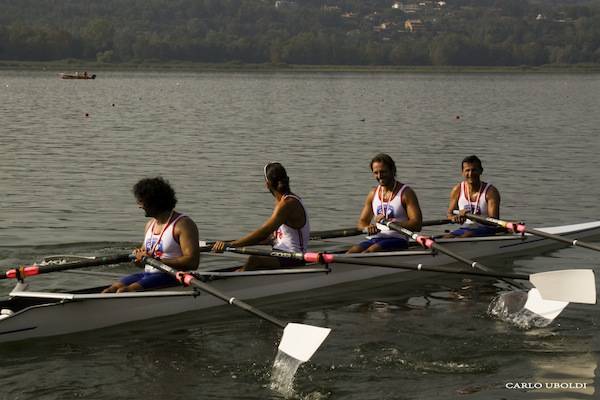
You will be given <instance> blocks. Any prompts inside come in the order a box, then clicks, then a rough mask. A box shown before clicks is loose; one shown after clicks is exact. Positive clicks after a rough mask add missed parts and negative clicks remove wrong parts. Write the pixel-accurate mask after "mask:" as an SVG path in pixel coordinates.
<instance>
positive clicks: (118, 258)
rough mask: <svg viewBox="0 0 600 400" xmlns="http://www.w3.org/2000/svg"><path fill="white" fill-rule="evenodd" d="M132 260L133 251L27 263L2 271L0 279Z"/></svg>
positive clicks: (19, 277) (18, 277)
mask: <svg viewBox="0 0 600 400" xmlns="http://www.w3.org/2000/svg"><path fill="white" fill-rule="evenodd" d="M127 261H131V253H127V254H116V255H112V256H101V257H95V258H91V259H85V260H81V261H74V262H68V263H64V264H56V265H48V266H40V265H35V264H34V265H27V266H22V267H19V268H13V269H9V270H8V271H5V272H2V273H0V279H19V280H21V279H23V278H24V277H26V276H33V275H40V274H47V273H49V272H57V271H65V270H69V269H76V268H85V267H95V266H98V265H109V264H118V263H122V262H127Z"/></svg>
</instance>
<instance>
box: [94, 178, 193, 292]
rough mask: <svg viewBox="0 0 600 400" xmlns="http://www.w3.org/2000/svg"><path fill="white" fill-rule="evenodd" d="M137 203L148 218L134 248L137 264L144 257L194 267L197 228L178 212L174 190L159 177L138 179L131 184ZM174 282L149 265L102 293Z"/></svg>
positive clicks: (173, 265)
mask: <svg viewBox="0 0 600 400" xmlns="http://www.w3.org/2000/svg"><path fill="white" fill-rule="evenodd" d="M133 194H134V196H135V198H136V200H137V204H138V206H139V207H140V208H142V209H143V210H144V212H145V215H146V217H150V218H151V219H150V220H149V221H148V222H147V223H146V227H145V234H144V241H143V243H142V245H141V246H140V247H139V248H136V249H135V250H134V253H133V254H134V256H135V260H136V263H137V264H138V265H139V264H141V262H142V259H143V258H144V257H153V258H156V259H159V260H160V261H161V262H162V263H164V264H166V265H168V266H170V267H173V268H175V269H178V270H184V271H185V270H195V269H196V268H198V263H199V261H200V247H199V242H198V227H197V226H196V224H195V223H194V221H193V220H192V219H191V218H190V217H188V216H186V215H184V214H182V213H179V212H177V211H175V205H176V204H177V198H176V196H175V191H174V190H173V188H172V187H171V185H170V184H169V182H168V181H166V180H165V179H163V178H162V177H155V178H145V179H141V180H140V181H139V182H137V183H136V184H135V185H134V186H133ZM173 285H177V280H176V279H175V278H174V277H173V276H172V275H170V274H167V273H165V272H162V271H160V270H158V269H156V268H154V267H151V266H149V265H146V266H145V269H144V272H139V273H135V274H132V275H128V276H125V277H124V278H122V279H121V280H120V281H118V282H115V283H113V284H112V285H111V286H109V287H108V288H106V289H105V290H104V293H114V292H117V293H121V292H135V291H140V290H148V289H156V288H160V287H166V286H173Z"/></svg>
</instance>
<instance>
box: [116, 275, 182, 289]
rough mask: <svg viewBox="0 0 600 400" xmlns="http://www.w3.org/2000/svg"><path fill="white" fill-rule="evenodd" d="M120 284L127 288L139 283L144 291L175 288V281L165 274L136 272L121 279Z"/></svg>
mask: <svg viewBox="0 0 600 400" xmlns="http://www.w3.org/2000/svg"><path fill="white" fill-rule="evenodd" d="M121 283H122V284H123V285H125V286H129V285H131V284H132V283H139V284H140V285H141V286H142V287H143V288H144V289H146V290H148V289H157V288H161V287H166V286H176V285H177V283H178V282H177V279H175V278H174V277H173V276H172V275H170V274H167V273H165V272H138V273H136V274H131V275H127V276H125V277H123V278H121Z"/></svg>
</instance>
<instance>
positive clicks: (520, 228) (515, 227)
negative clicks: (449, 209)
mask: <svg viewBox="0 0 600 400" xmlns="http://www.w3.org/2000/svg"><path fill="white" fill-rule="evenodd" d="M455 213H456V214H458V211H455ZM465 217H467V218H469V219H472V220H474V221H478V222H484V223H485V222H488V223H490V224H494V225H498V226H501V227H503V228H506V229H508V230H511V231H513V232H516V233H530V234H532V235H535V236H541V237H543V238H546V239H553V240H558V241H559V242H563V243H566V244H568V245H571V246H579V247H585V248H586V249H591V250H596V251H600V246H597V245H594V244H591V243H587V242H582V241H580V240H577V239H569V238H566V237H563V236H560V235H555V234H552V233H548V232H544V231H541V230H539V229H534V228H528V227H527V226H525V225H524V224H519V223H517V222H508V221H503V220H501V219H496V218H491V217H482V216H480V215H475V214H471V213H466V214H465Z"/></svg>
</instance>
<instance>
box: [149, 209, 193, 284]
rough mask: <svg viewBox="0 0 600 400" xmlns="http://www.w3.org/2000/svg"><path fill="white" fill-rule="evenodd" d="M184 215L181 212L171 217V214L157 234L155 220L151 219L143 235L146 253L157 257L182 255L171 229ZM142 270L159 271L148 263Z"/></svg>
mask: <svg viewBox="0 0 600 400" xmlns="http://www.w3.org/2000/svg"><path fill="white" fill-rule="evenodd" d="M184 216H185V215H183V214H179V215H178V216H177V217H175V218H173V216H172V215H171V216H170V217H169V220H168V221H167V224H166V225H165V226H164V228H163V230H162V232H161V233H159V234H155V233H154V227H155V226H156V220H154V221H152V223H151V224H150V227H149V228H148V230H146V235H145V236H144V248H145V249H146V253H148V254H150V255H152V256H153V257H155V258H158V259H165V258H173V257H180V256H182V255H183V252H182V251H181V246H180V245H179V243H177V241H176V240H175V237H173V230H174V229H175V224H176V223H177V221H179V220H180V219H181V218H183V217H184ZM144 270H145V271H146V272H152V273H156V272H161V271H160V270H159V269H157V268H154V267H151V266H150V265H146V267H145V268H144Z"/></svg>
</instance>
